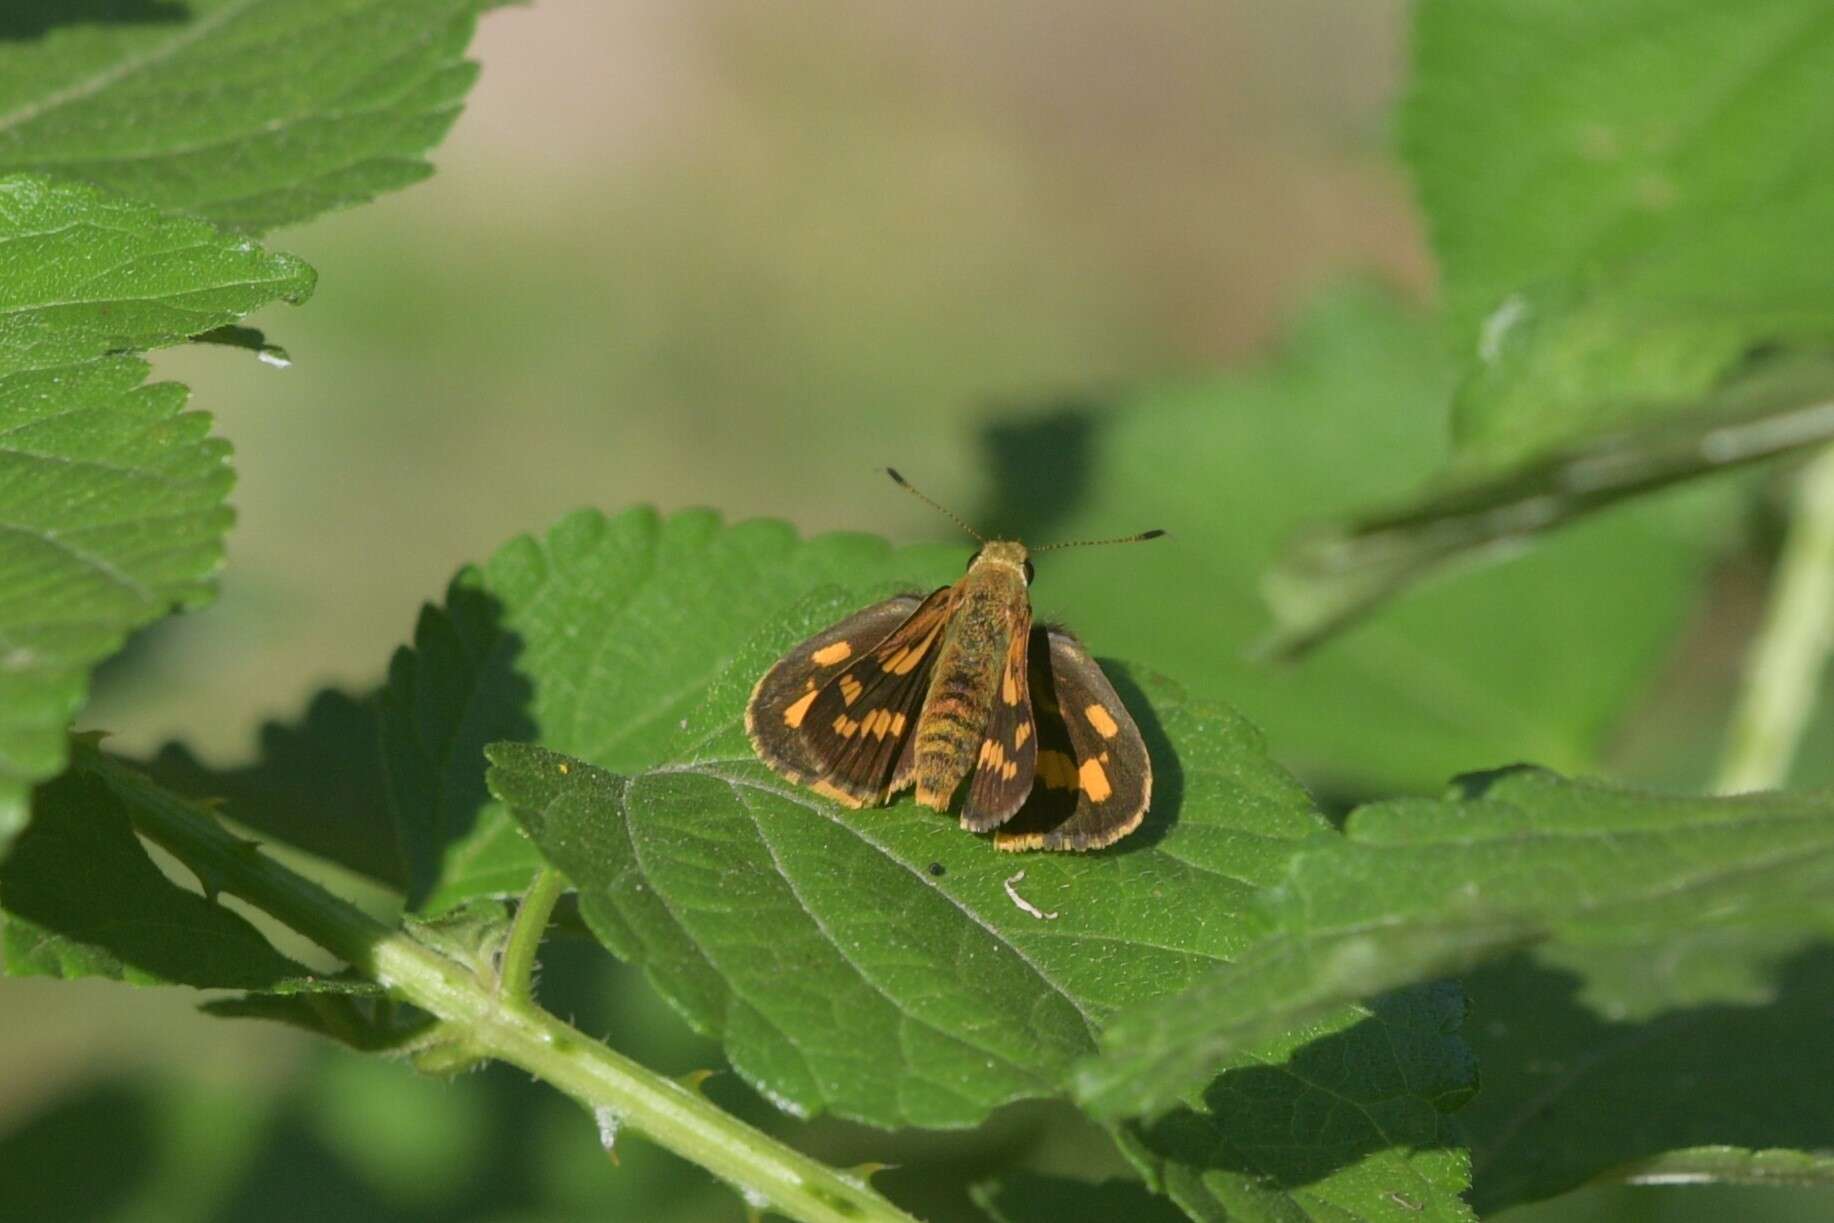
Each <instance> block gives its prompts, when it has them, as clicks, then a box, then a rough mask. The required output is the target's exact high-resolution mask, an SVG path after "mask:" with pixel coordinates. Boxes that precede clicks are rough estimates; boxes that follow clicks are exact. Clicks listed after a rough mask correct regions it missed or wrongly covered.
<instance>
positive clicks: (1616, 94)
mask: <svg viewBox="0 0 1834 1223" xmlns="http://www.w3.org/2000/svg"><path fill="white" fill-rule="evenodd" d="M1416 14H1417V15H1416V20H1415V35H1414V65H1415V84H1414V88H1413V90H1412V91H1411V93H1410V96H1409V99H1408V104H1407V107H1406V111H1405V115H1404V130H1405V142H1406V146H1407V152H1408V158H1409V161H1410V163H1411V164H1412V167H1413V170H1414V176H1415V180H1416V182H1417V184H1418V187H1419V191H1420V195H1421V199H1422V202H1423V203H1424V205H1425V208H1426V212H1427V217H1428V222H1429V225H1430V228H1431V231H1432V236H1433V245H1434V249H1435V251H1436V252H1437V254H1438V256H1439V260H1440V265H1441V269H1442V273H1443V285H1444V292H1445V297H1446V301H1447V306H1448V310H1449V313H1450V315H1451V318H1452V326H1453V332H1454V336H1455V341H1456V343H1457V344H1458V346H1459V348H1460V351H1462V352H1467V353H1470V354H1471V362H1472V369H1473V374H1472V376H1471V377H1470V378H1469V379H1468V381H1467V383H1466V385H1465V387H1464V388H1463V390H1462V391H1461V394H1460V397H1459V406H1458V413H1457V417H1456V426H1457V433H1458V439H1459V454H1458V461H1459V467H1460V469H1461V470H1463V471H1465V472H1467V473H1469V472H1472V471H1485V472H1494V471H1496V470H1498V469H1500V468H1504V467H1507V466H1509V465H1512V464H1514V463H1516V462H1519V461H1521V460H1523V459H1524V458H1527V457H1529V456H1532V455H1535V454H1538V453H1540V452H1542V451H1544V450H1546V449H1547V448H1549V447H1551V446H1558V445H1562V444H1566V443H1569V442H1571V441H1573V440H1574V439H1576V438H1577V437H1579V436H1581V435H1586V434H1591V433H1595V432H1598V431H1600V430H1603V429H1607V428H1620V427H1623V426H1626V425H1629V424H1631V423H1633V422H1636V421H1639V420H1647V419H1650V418H1651V417H1653V416H1658V415H1664V414H1669V413H1672V412H1674V411H1676V410H1678V409H1684V408H1687V407H1691V406H1692V405H1694V404H1695V403H1697V402H1698V401H1699V400H1700V399H1701V398H1702V397H1703V396H1705V395H1707V394H1708V393H1709V392H1711V391H1712V390H1713V389H1714V388H1715V387H1716V386H1718V385H1719V384H1720V383H1721V381H1722V380H1723V379H1724V378H1725V377H1726V376H1727V374H1728V373H1730V372H1731V371H1732V370H1734V368H1735V367H1736V366H1737V365H1738V364H1739V362H1741V361H1742V360H1743V359H1744V358H1745V356H1746V355H1747V354H1748V353H1750V352H1751V351H1753V350H1754V349H1757V348H1760V347H1776V346H1789V345H1795V344H1802V345H1810V346H1816V347H1821V348H1825V347H1826V346H1827V345H1828V344H1829V342H1830V341H1831V340H1834V289H1830V285H1834V256H1831V255H1830V252H1829V248H1828V244H1827V242H1826V241H1825V235H1826V233H1827V229H1828V226H1829V223H1830V220H1831V219H1834V167H1830V165H1829V162H1828V160H1827V157H1826V156H1825V152H1826V147H1827V142H1828V139H1829V137H1830V135H1831V134H1834V95H1830V93H1829V91H1828V90H1827V89H1826V87H1825V86H1826V81H1827V79H1828V76H1829V74H1830V73H1834V24H1831V23H1830V22H1829V20H1828V12H1827V9H1826V6H1825V5H1823V4H1821V3H1819V0H1759V2H1758V3H1753V4H1748V5H1740V6H1738V7H1737V8H1736V9H1733V8H1726V7H1721V6H1708V5H1698V4H1692V3H1689V2H1688V0H1629V2H1627V3H1619V4H1611V5H1598V4H1591V3H1587V2H1586V0H1557V2H1554V3H1545V4H1538V5H1534V6H1528V7H1516V8H1511V9H1507V10H1497V9H1494V8H1491V7H1487V6H1480V5H1471V4H1463V3H1457V2H1456V0H1429V2H1428V3H1425V4H1422V5H1420V6H1419V7H1418V9H1417V10H1416Z"/></svg>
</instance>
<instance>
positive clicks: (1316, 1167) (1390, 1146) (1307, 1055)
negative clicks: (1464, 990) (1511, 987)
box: [1121, 982, 1476, 1200]
mask: <svg viewBox="0 0 1834 1223" xmlns="http://www.w3.org/2000/svg"><path fill="white" fill-rule="evenodd" d="M1367 1006H1368V1008H1369V1009H1370V1011H1371V1012H1372V1014H1371V1015H1370V1016H1369V1017H1367V1018H1365V1019H1362V1020H1360V1021H1358V1022H1356V1023H1354V1024H1352V1025H1351V1026H1349V1027H1347V1028H1344V1029H1343V1030H1341V1031H1338V1032H1334V1033H1332V1034H1330V1035H1328V1036H1324V1037H1321V1038H1319V1039H1317V1040H1314V1041H1311V1042H1309V1043H1307V1044H1305V1045H1303V1046H1301V1047H1300V1048H1298V1049H1295V1050H1294V1051H1293V1052H1292V1053H1291V1054H1290V1055H1289V1056H1288V1057H1287V1058H1286V1060H1284V1061H1282V1062H1279V1063H1277V1064H1276V1063H1272V1062H1270V1063H1267V1064H1263V1065H1245V1066H1237V1067H1235V1068H1233V1069H1230V1070H1226V1071H1224V1072H1223V1073H1222V1074H1220V1075H1219V1076H1217V1078H1216V1079H1215V1080H1214V1081H1213V1082H1212V1083H1211V1084H1210V1086H1209V1087H1208V1088H1206V1089H1205V1090H1204V1093H1203V1097H1202V1106H1201V1107H1183V1108H1178V1109H1174V1110H1173V1111H1171V1112H1169V1113H1166V1114H1165V1115H1163V1116H1161V1117H1158V1118H1156V1119H1154V1120H1151V1121H1141V1122H1130V1123H1128V1124H1127V1125H1125V1126H1124V1127H1123V1129H1122V1132H1121V1133H1122V1138H1123V1141H1124V1142H1126V1143H1127V1144H1129V1145H1131V1146H1133V1147H1134V1148H1136V1149H1137V1150H1139V1151H1140V1152H1141V1153H1142V1154H1143V1155H1144V1156H1145V1157H1146V1158H1147V1159H1148V1160H1150V1161H1151V1162H1152V1163H1154V1164H1156V1165H1158V1167H1159V1170H1160V1174H1161V1177H1162V1179H1163V1180H1164V1182H1165V1186H1166V1189H1167V1191H1168V1192H1171V1193H1172V1194H1173V1195H1174V1196H1175V1197H1178V1198H1180V1200H1184V1199H1187V1198H1190V1197H1193V1196H1203V1195H1205V1194H1206V1193H1207V1190H1205V1189H1204V1188H1203V1187H1202V1182H1203V1181H1204V1180H1205V1179H1206V1178H1208V1177H1211V1176H1215V1175H1221V1176H1223V1177H1225V1178H1226V1179H1229V1180H1244V1181H1246V1182H1248V1183H1251V1184H1253V1185H1255V1186H1258V1187H1260V1188H1261V1189H1264V1190H1265V1189H1270V1188H1271V1189H1279V1190H1282V1191H1293V1190H1298V1189H1303V1188H1304V1187H1306V1186H1308V1185H1313V1184H1316V1183H1318V1182H1320V1181H1324V1180H1326V1179H1328V1178H1330V1177H1332V1176H1333V1175H1334V1174H1336V1173H1338V1172H1340V1171H1342V1170H1343V1169H1345V1168H1348V1167H1351V1166H1352V1165H1355V1164H1357V1163H1359V1162H1361V1161H1362V1160H1363V1159H1365V1158H1366V1157H1368V1156H1373V1155H1378V1154H1380V1153H1382V1152H1386V1151H1390V1150H1399V1151H1402V1152H1405V1153H1406V1154H1407V1156H1408V1157H1409V1158H1411V1157H1413V1156H1415V1155H1418V1154H1420V1153H1423V1152H1432V1151H1450V1150H1452V1149H1454V1148H1456V1147H1457V1146H1458V1145H1459V1143H1458V1139H1457V1136H1456V1133H1455V1131H1454V1129H1453V1127H1452V1124H1451V1122H1450V1119H1449V1118H1448V1116H1447V1114H1448V1113H1450V1112H1452V1111H1453V1110H1455V1109H1457V1108H1460V1107H1462V1106H1463V1105H1464V1104H1465V1102H1466V1101H1468V1100H1469V1099H1470V1098H1471V1094H1472V1091H1473V1089H1474V1084H1475V1081H1476V1064H1475V1061H1474V1060H1473V1059H1472V1058H1471V1057H1470V1055H1469V1052H1468V1050H1466V1049H1465V1048H1464V1047H1463V1046H1462V1045H1457V1044H1454V1045H1451V1046H1448V1044H1447V1042H1446V1037H1447V1034H1448V1033H1449V1032H1452V1031H1455V1030H1456V1028H1457V1026H1458V1023H1459V1020H1460V1018H1461V1017H1462V1014H1463V1009H1464V1008H1463V999H1462V995H1461V994H1460V992H1459V990H1458V987H1457V986H1456V985H1452V984H1449V983H1444V982H1442V983H1437V984H1431V985H1424V986H1416V987H1411V988H1409V989H1405V990H1397V991H1395V992H1394V993H1391V994H1387V995H1384V996H1383V997H1381V998H1377V999H1375V1000H1373V1001H1371V1002H1370V1003H1368V1004H1367ZM1448 1053H1450V1054H1451V1056H1448ZM1181 1181H1182V1182H1184V1183H1183V1185H1182V1188H1181V1186H1180V1182H1181ZM1404 1186H1405V1182H1403V1183H1400V1184H1397V1185H1396V1186H1395V1187H1394V1188H1395V1191H1396V1192H1403V1190H1404Z"/></svg>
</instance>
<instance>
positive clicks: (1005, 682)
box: [1000, 667, 1019, 705]
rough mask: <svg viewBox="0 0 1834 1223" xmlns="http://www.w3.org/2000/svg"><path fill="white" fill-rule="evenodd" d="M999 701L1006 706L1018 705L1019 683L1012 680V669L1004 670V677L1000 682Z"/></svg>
mask: <svg viewBox="0 0 1834 1223" xmlns="http://www.w3.org/2000/svg"><path fill="white" fill-rule="evenodd" d="M1000 699H1001V700H1003V701H1005V702H1006V703H1007V704H1008V705H1017V704H1018V703H1019V681H1018V680H1016V679H1014V678H1013V669H1012V668H1011V667H1008V668H1006V676H1005V678H1004V679H1002V680H1001V681H1000Z"/></svg>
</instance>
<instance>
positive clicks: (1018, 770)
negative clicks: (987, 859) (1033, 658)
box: [962, 607, 1038, 832]
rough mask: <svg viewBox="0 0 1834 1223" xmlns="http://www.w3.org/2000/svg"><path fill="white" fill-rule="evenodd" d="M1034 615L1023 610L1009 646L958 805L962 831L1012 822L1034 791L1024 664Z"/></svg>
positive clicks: (1033, 739) (1034, 747) (1034, 739)
mask: <svg viewBox="0 0 1834 1223" xmlns="http://www.w3.org/2000/svg"><path fill="white" fill-rule="evenodd" d="M1031 637H1032V613H1031V609H1030V608H1029V607H1027V608H1021V609H1020V610H1019V614H1018V622H1017V624H1016V625H1015V626H1014V631H1013V635H1012V644H1011V646H1010V647H1009V648H1008V649H1007V651H1006V658H1005V660H1004V661H1003V662H1002V664H1001V670H1000V686H999V689H998V690H997V691H996V692H995V693H994V698H993V709H992V710H991V711H990V712H989V713H988V715H987V729H986V732H985V734H984V737H983V738H982V739H981V746H980V752H979V755H978V756H977V758H976V760H975V769H974V779H973V780H972V781H971V782H969V783H968V798H967V801H966V802H964V803H963V804H962V827H963V828H967V829H969V830H970V831H973V832H986V831H987V830H988V829H989V828H994V827H997V826H998V825H1000V824H1004V823H1005V822H1006V821H1007V820H1009V819H1011V818H1012V816H1013V813H1014V812H1016V811H1018V810H1019V808H1020V807H1022V806H1024V804H1025V799H1026V796H1027V795H1028V794H1030V793H1031V790H1032V773H1033V769H1034V767H1035V765H1036V763H1037V758H1038V735H1037V728H1036V727H1035V726H1034V725H1033V721H1032V698H1031V691H1030V689H1031V668H1030V666H1029V665H1028V663H1027V656H1028V655H1029V653H1030V645H1031Z"/></svg>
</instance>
